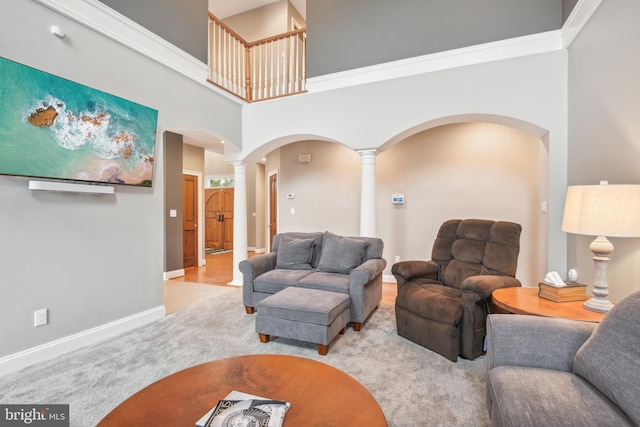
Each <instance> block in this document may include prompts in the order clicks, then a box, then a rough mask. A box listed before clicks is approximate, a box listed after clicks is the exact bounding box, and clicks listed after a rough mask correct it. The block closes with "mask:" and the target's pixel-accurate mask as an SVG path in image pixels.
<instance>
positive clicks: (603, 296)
mask: <svg viewBox="0 0 640 427" xmlns="http://www.w3.org/2000/svg"><path fill="white" fill-rule="evenodd" d="M589 249H591V252H593V262H594V264H595V265H596V277H595V280H594V282H593V291H592V293H593V298H591V299H590V300H588V301H586V302H585V303H584V304H583V307H584V308H586V309H587V310H591V311H597V312H598V313H608V312H609V310H611V308H613V303H612V302H611V301H609V300H608V299H607V296H608V295H609V290H608V289H607V288H608V285H607V263H608V262H609V254H610V253H611V252H613V244H612V243H611V242H610V241H609V240H608V239H607V238H606V237H604V236H598V237H596V238H595V239H594V240H593V242H591V244H590V245H589Z"/></svg>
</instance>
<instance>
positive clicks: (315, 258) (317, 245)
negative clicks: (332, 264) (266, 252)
mask: <svg viewBox="0 0 640 427" xmlns="http://www.w3.org/2000/svg"><path fill="white" fill-rule="evenodd" d="M282 238H288V239H309V238H311V239H313V253H312V255H311V268H317V267H318V262H320V254H321V253H322V239H323V238H324V233H322V232H315V233H299V232H288V233H280V234H276V235H275V236H273V245H272V247H271V250H272V251H273V252H278V249H279V247H280V240H281V239H282ZM276 259H277V258H276Z"/></svg>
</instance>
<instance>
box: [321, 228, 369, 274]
mask: <svg viewBox="0 0 640 427" xmlns="http://www.w3.org/2000/svg"><path fill="white" fill-rule="evenodd" d="M368 245H369V242H367V241H365V240H361V239H357V238H354V237H343V236H338V235H336V234H333V233H330V232H328V231H327V232H325V233H324V241H323V242H322V254H321V255H320V263H319V264H318V270H319V271H325V272H327V273H342V274H349V273H351V270H353V269H354V268H356V267H357V266H359V265H360V264H362V256H363V255H364V252H365V249H366V248H367V246H368Z"/></svg>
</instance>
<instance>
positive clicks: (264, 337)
mask: <svg viewBox="0 0 640 427" xmlns="http://www.w3.org/2000/svg"><path fill="white" fill-rule="evenodd" d="M258 336H259V337H260V342H269V338H270V336H269V335H267V334H258Z"/></svg>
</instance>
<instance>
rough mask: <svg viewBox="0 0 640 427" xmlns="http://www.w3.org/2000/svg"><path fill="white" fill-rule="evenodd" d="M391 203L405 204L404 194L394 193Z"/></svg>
mask: <svg viewBox="0 0 640 427" xmlns="http://www.w3.org/2000/svg"><path fill="white" fill-rule="evenodd" d="M391 203H393V204H394V205H403V204H404V194H394V195H392V196H391Z"/></svg>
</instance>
